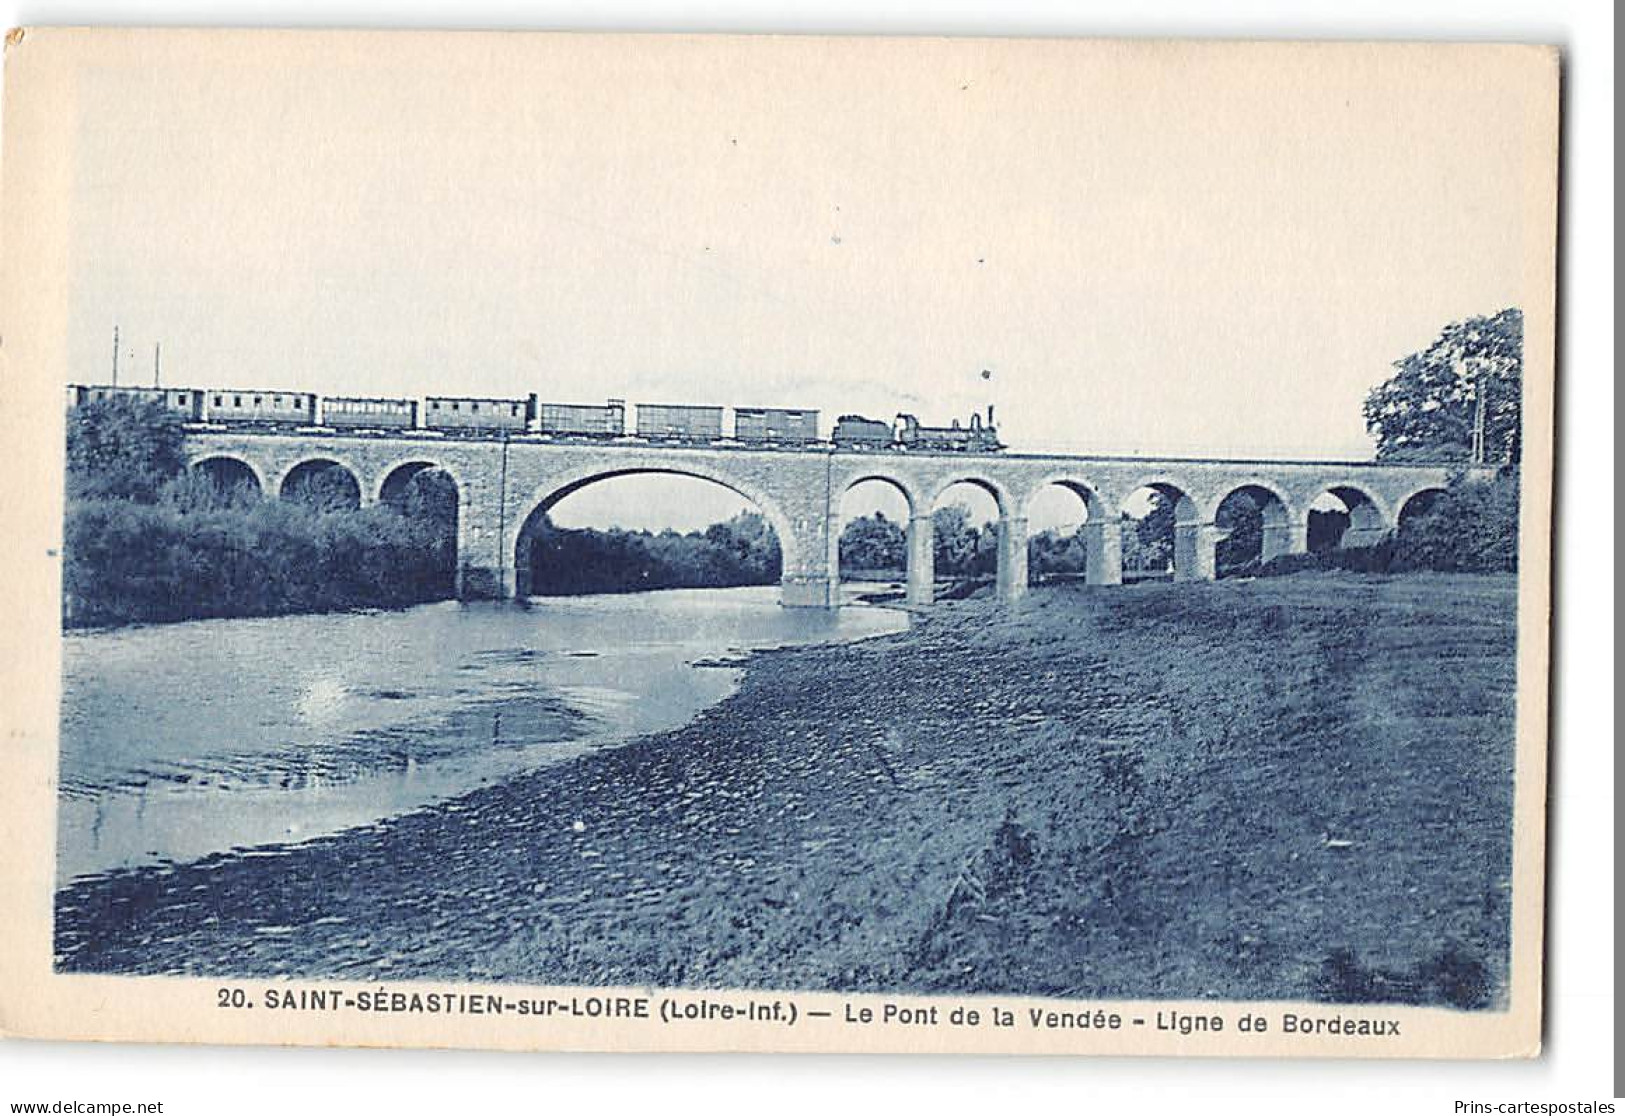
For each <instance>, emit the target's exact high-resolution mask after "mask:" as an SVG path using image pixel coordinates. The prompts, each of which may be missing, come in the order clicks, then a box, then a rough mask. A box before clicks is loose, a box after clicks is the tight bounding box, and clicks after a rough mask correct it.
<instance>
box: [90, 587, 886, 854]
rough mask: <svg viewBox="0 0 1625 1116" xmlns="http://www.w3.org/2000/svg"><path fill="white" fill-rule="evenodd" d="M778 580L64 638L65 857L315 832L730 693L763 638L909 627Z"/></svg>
mask: <svg viewBox="0 0 1625 1116" xmlns="http://www.w3.org/2000/svg"><path fill="white" fill-rule="evenodd" d="M776 602H777V590H776V589H771V588H762V589H731V590H706V591H694V590H674V591H669V592H659V593H647V594H639V595H636V596H598V597H576V598H550V599H547V600H545V601H535V602H532V603H531V604H530V606H529V607H528V608H521V607H515V606H512V605H502V604H482V605H459V604H456V603H446V604H437V605H428V606H424V607H421V608H415V609H410V610H407V611H403V612H389V613H374V614H345V615H326V616H297V617H278V618H273V619H255V620H211V621H201V622H197V623H189V624H176V625H167V626H155V627H149V628H141V629H127V630H121V631H111V632H88V633H75V634H72V635H69V636H67V637H65V639H64V680H63V708H62V750H61V800H60V811H59V857H58V876H59V878H60V879H62V880H66V879H69V878H72V877H74V876H77V875H81V874H85V873H91V872H100V871H105V870H108V869H112V868H118V867H124V866H130V865H135V864H140V863H146V862H151V861H156V860H187V859H193V858H196V857H199V856H203V855H205V854H207V853H210V852H216V851H222V850H225V849H230V848H240V847H245V846H252V845H259V844H267V843H273V842H281V841H291V840H301V839H304V838H308V837H311V836H314V835H317V834H321V833H329V832H333V831H335V830H337V829H341V828H346V827H348V826H353V825H363V824H367V823H370V822H374V821H377V820H379V819H380V818H383V817H388V816H391V815H393V814H397V813H401V812H403V811H406V810H410V809H414V808H416V807H419V806H422V805H424V804H426V803H428V802H432V801H435V800H437V799H441V798H445V797H449V796H453V795H457V794H461V793H464V792H466V791H468V790H472V789H474V788H475V787H477V786H480V785H482V784H486V783H490V782H493V781H497V780H500V779H503V778H507V777H510V776H512V775H513V774H515V773H517V772H521V771H526V770H531V769H533V768H536V767H538V766H542V765H545V764H547V763H551V762H557V761H558V760H560V759H563V758H567V757H569V756H573V755H577V754H579V753H580V752H581V751H583V750H585V749H588V748H595V747H602V746H605V745H606V744H610V743H613V742H616V741H619V740H624V739H627V738H628V737H631V736H636V735H640V734H643V733H647V732H655V731H661V730H664V729H668V728H672V727H675V726H677V725H679V724H682V723H683V722H685V721H687V720H689V719H690V718H692V717H693V716H694V715H695V714H696V713H697V712H698V711H699V710H701V709H703V708H704V707H705V706H707V705H709V704H711V703H713V702H716V701H718V700H720V699H721V698H722V697H724V696H726V694H727V693H728V692H730V691H731V689H732V688H733V686H734V685H735V684H736V681H737V676H738V671H737V670H735V669H728V668H718V667H715V666H701V665H697V664H698V663H702V662H706V661H713V660H716V659H718V658H719V657H720V658H726V657H727V656H729V655H730V654H735V653H737V652H740V651H744V650H749V649H752V648H760V647H768V646H781V645H786V644H792V643H806V642H821V641H827V640H838V639H853V638H861V637H864V636H868V635H876V634H881V633H883V632H887V631H893V630H897V629H899V628H901V627H903V626H904V625H905V624H906V618H905V617H904V616H903V615H902V614H900V613H897V612H894V611H889V610H884V609H872V608H845V609H841V610H840V611H839V612H824V611H821V610H802V609H782V608H780V607H779V606H778V604H777V603H776Z"/></svg>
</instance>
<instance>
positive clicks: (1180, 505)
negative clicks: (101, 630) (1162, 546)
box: [186, 431, 1460, 608]
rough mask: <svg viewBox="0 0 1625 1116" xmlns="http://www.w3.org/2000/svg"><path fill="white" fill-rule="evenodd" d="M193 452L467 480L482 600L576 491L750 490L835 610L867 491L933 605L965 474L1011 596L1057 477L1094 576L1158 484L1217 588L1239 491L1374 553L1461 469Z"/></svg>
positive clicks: (208, 444)
mask: <svg viewBox="0 0 1625 1116" xmlns="http://www.w3.org/2000/svg"><path fill="white" fill-rule="evenodd" d="M186 450H187V455H188V458H189V460H190V461H191V463H192V465H193V467H195V468H203V469H208V470H211V471H223V472H233V473H236V474H237V475H242V476H247V475H251V476H252V477H253V479H254V480H255V482H257V483H258V485H259V487H260V490H261V492H263V493H265V494H267V495H281V494H282V493H283V492H284V489H285V486H287V485H288V483H289V481H290V479H291V478H296V477H298V476H299V475H300V474H301V473H307V471H309V470H313V469H322V468H326V467H329V466H332V465H338V466H341V467H343V468H344V469H346V470H348V472H349V473H350V474H351V476H352V477H353V478H354V479H355V481H356V484H357V487H358V489H359V491H360V493H361V501H362V503H363V504H370V503H375V502H377V501H381V500H389V499H391V498H393V497H394V496H395V495H396V494H398V493H400V492H402V491H404V489H405V486H406V484H407V483H408V482H409V481H410V480H411V478H412V477H413V476H415V475H416V474H417V473H419V472H421V471H422V470H425V469H441V470H444V471H445V473H446V474H448V475H449V476H450V478H451V479H452V481H454V482H455V483H456V486H457V494H458V516H457V554H458V562H457V565H458V577H457V587H458V593H459V595H460V596H462V597H464V598H490V597H513V596H524V595H527V594H528V592H529V577H530V540H531V535H532V533H533V531H534V529H535V527H536V526H537V524H539V523H540V521H541V516H542V514H543V513H545V512H546V511H547V510H548V509H550V508H551V507H553V506H554V505H555V504H557V503H558V502H559V501H560V500H562V499H564V498H565V497H566V496H568V495H570V494H571V493H572V492H576V491H578V490H580V489H582V488H585V487H586V486H588V485H591V484H594V483H597V482H599V481H603V480H607V479H609V478H612V477H622V476H631V475H636V474H647V473H666V474H679V475H684V476H690V477H697V478H699V479H702V480H707V481H712V482H714V483H716V484H720V485H723V486H724V487H726V488H729V489H732V490H733V491H734V492H736V493H738V494H739V495H740V496H742V497H744V498H745V499H747V500H749V501H750V502H752V503H753V504H755V505H756V507H757V509H758V510H760V511H761V512H762V514H763V515H765V516H766V517H767V519H768V521H769V522H771V523H772V525H773V528H774V530H775V531H776V533H777V534H778V538H779V546H780V549H781V551H782V554H783V581H782V585H781V600H782V602H783V603H784V604H785V605H790V606H805V607H826V608H827V607H833V606H835V605H836V604H837V603H838V602H839V595H838V592H837V590H838V587H839V580H840V574H839V561H838V546H839V539H840V529H841V502H842V498H843V497H844V496H845V494H846V492H847V490H848V489H850V488H851V487H852V486H854V485H856V484H860V483H862V482H864V481H880V482H883V483H885V484H889V485H891V486H892V487H893V488H895V489H896V490H897V491H898V492H900V493H901V494H902V496H903V498H904V500H905V501H906V502H907V504H908V508H909V522H908V532H907V534H908V600H909V602H910V603H911V604H926V603H929V602H930V601H931V599H932V590H933V585H934V582H935V577H934V571H933V568H932V566H933V539H932V521H931V513H932V511H933V509H934V508H935V507H936V505H937V501H938V499H939V498H940V497H941V496H942V494H943V493H944V491H945V490H947V489H948V488H949V487H950V486H952V485H955V484H959V483H962V482H963V483H969V484H972V485H975V486H977V487H979V488H981V489H983V490H984V491H986V492H987V493H988V494H989V495H991V496H992V497H993V500H994V501H995V503H996V504H997V505H998V511H999V556H998V557H999V562H998V593H999V596H1000V597H1001V598H1003V599H1004V600H1007V601H1009V600H1014V599H1016V598H1017V597H1019V596H1020V595H1021V594H1022V593H1023V592H1024V591H1025V590H1026V587H1027V537H1028V529H1027V514H1028V508H1029V507H1030V506H1031V504H1032V501H1033V499H1034V498H1035V497H1036V495H1037V494H1038V493H1039V492H1040V491H1041V490H1043V489H1045V488H1046V487H1047V486H1049V485H1060V486H1062V487H1063V488H1067V489H1070V490H1071V491H1072V492H1074V493H1076V494H1077V496H1078V497H1079V499H1080V500H1082V501H1083V504H1084V506H1085V507H1086V508H1087V512H1088V515H1087V522H1086V524H1085V538H1086V541H1087V557H1088V561H1087V579H1088V581H1089V583H1090V584H1093V585H1115V584H1118V583H1120V582H1121V581H1122V576H1123V563H1122V549H1121V546H1122V539H1121V525H1120V517H1119V509H1120V508H1121V506H1122V504H1123V502H1124V501H1125V500H1126V499H1128V497H1129V496H1130V495H1132V494H1133V493H1134V492H1136V491H1137V490H1139V489H1141V488H1147V487H1149V488H1154V489H1157V490H1159V491H1161V492H1163V493H1165V494H1167V495H1168V496H1169V497H1171V498H1172V499H1173V500H1174V501H1175V520H1176V526H1175V530H1174V535H1175V542H1174V577H1175V579H1176V580H1203V579H1211V578H1212V577H1213V576H1214V575H1215V557H1214V554H1215V547H1216V545H1217V544H1218V542H1219V541H1221V540H1222V539H1223V538H1224V536H1225V533H1226V532H1225V531H1224V529H1222V528H1220V527H1217V526H1215V524H1214V516H1215V514H1216V513H1217V511H1218V508H1219V505H1220V504H1221V503H1222V502H1223V501H1224V500H1225V499H1226V498H1227V497H1229V496H1230V495H1232V494H1233V493H1235V492H1238V491H1244V492H1247V493H1249V494H1250V495H1252V496H1253V497H1254V498H1255V500H1256V501H1257V502H1258V503H1259V504H1260V506H1261V507H1262V509H1263V515H1264V540H1263V557H1264V558H1266V559H1268V558H1272V557H1275V556H1278V555H1282V554H1291V553H1298V552H1302V551H1303V550H1305V549H1306V547H1307V544H1308V520H1309V508H1310V505H1311V504H1312V503H1314V502H1315V501H1316V500H1317V499H1319V498H1320V497H1321V496H1322V495H1324V494H1327V493H1330V494H1331V495H1333V496H1335V497H1336V498H1337V499H1338V500H1340V501H1342V503H1343V506H1344V507H1345V508H1347V510H1348V513H1349V519H1350V522H1349V527H1348V529H1347V530H1346V531H1345V533H1344V536H1343V545H1345V546H1361V545H1369V544H1371V543H1374V542H1376V541H1378V540H1379V539H1381V538H1382V536H1383V534H1384V533H1385V532H1387V531H1388V530H1390V529H1391V528H1393V527H1394V526H1395V525H1397V523H1398V522H1399V518H1400V516H1401V515H1402V514H1404V513H1405V512H1406V510H1407V507H1408V505H1410V504H1411V501H1413V500H1415V499H1416V498H1417V497H1419V496H1422V495H1423V494H1425V493H1431V492H1436V491H1438V490H1440V489H1442V488H1443V487H1444V486H1445V485H1446V484H1447V483H1448V482H1449V480H1450V478H1451V476H1452V475H1453V473H1454V472H1456V471H1459V469H1460V466H1447V465H1403V466H1402V465H1377V464H1372V463H1370V462H1365V463H1351V462H1311V461H1230V460H1197V459H1172V458H1171V459H1164V460H1157V459H1150V458H1125V457H1072V456H1047V455H1023V454H996V455H994V454H988V455H970V454H952V453H944V454H922V453H904V452H888V453H862V452H849V451H845V450H841V451H835V450H831V449H828V448H824V449H821V450H819V449H812V450H794V449H746V448H740V447H731V446H704V447H668V446H658V445H650V444H646V443H623V442H565V441H557V442H555V441H547V440H543V439H539V438H534V437H523V438H514V439H511V440H498V439H488V440H483V439H458V438H437V437H432V436H424V435H404V434H403V435H399V436H361V435H340V434H332V435H314V434H303V433H299V434H295V433H287V434H282V433H258V432H252V433H250V432H238V431H229V432H227V431H220V432H216V431H206V432H194V433H191V434H188V436H187V440H186Z"/></svg>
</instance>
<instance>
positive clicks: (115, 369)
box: [113, 323, 118, 387]
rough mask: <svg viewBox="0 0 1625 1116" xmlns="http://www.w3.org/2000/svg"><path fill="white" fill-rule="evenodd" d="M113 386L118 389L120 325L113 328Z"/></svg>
mask: <svg viewBox="0 0 1625 1116" xmlns="http://www.w3.org/2000/svg"><path fill="white" fill-rule="evenodd" d="M113 386H114V387H118V325H117V324H116V323H115V324H114V326H113Z"/></svg>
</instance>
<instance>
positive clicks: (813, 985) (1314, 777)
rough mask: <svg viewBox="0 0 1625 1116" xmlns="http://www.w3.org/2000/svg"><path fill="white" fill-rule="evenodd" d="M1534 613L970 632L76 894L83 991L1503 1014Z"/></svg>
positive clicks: (753, 680) (899, 643)
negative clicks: (611, 990)
mask: <svg viewBox="0 0 1625 1116" xmlns="http://www.w3.org/2000/svg"><path fill="white" fill-rule="evenodd" d="M1514 596H1515V582H1514V581H1513V580H1512V579H1511V578H1490V577H1468V576H1461V577H1442V576H1437V577H1434V576H1416V577H1405V578H1375V577H1362V576H1357V575H1345V574H1305V575H1297V576H1294V577H1288V578H1279V579H1273V580H1259V581H1252V582H1222V583H1218V584H1213V585H1194V586H1184V585H1181V586H1168V585H1146V586H1139V587H1135V588H1133V589H1123V590H1115V591H1110V592H1102V591H1098V590H1089V589H1085V588H1082V587H1072V586H1068V587H1060V588H1053V589H1047V590H1043V591H1035V592H1034V593H1033V594H1031V595H1030V597H1029V598H1028V599H1027V600H1026V601H1025V602H1024V603H1023V604H1022V605H1021V606H1020V607H1018V608H1017V609H1015V610H1013V611H1001V610H999V609H998V608H996V607H995V606H994V605H993V604H991V603H990V602H986V601H962V602H952V603H947V604H942V605H939V606H938V607H937V608H936V609H934V610H932V612H931V613H930V614H928V615H926V616H923V617H921V618H919V619H918V620H917V622H916V624H915V626H914V627H913V628H912V629H911V630H910V631H909V632H906V633H902V634H899V635H895V636H888V637H883V638H879V639H873V640H869V641H866V642H862V643H856V644H847V645H835V646H823V647H805V648H796V649H787V650H782V651H773V652H766V653H759V654H757V655H755V656H753V657H752V658H751V660H750V663H749V666H748V667H747V670H746V673H745V677H744V679H743V682H742V684H741V686H740V689H739V690H738V692H737V693H735V694H734V695H733V696H731V697H729V698H728V699H726V700H725V701H723V702H721V703H720V704H718V705H717V706H714V707H713V708H711V709H709V710H707V711H706V712H705V713H703V714H702V715H701V716H700V717H698V718H697V719H696V720H694V721H693V722H692V723H690V724H689V725H687V726H685V727H683V728H682V729H679V730H677V731H674V732H670V733H665V734H661V735H658V736H654V737H648V738H644V739H640V740H637V741H633V742H631V743H629V744H627V745H625V746H623V747H619V748H615V749H612V750H606V751H601V752H597V753H593V754H589V755H586V756H583V757H580V758H578V759H575V760H571V761H568V762H566V763H563V764H560V765H558V766H555V767H550V768H548V769H546V770H543V771H539V772H536V773H534V774H531V775H527V776H524V777H521V778H517V779H513V780H510V781H508V782H506V783H503V784H501V785H498V786H494V787H491V788H488V789H484V790H481V791H478V792H476V793H473V794H470V795H467V796H466V797H463V798H460V799H457V800H455V801H452V802H448V803H445V804H442V805H440V806H437V807H434V808H431V809H428V810H424V811H420V812H418V813H414V814H410V815H407V816H404V817H400V818H396V819H393V820H390V821H388V822H384V823H381V824H378V825H374V826H370V827H367V828H364V829H359V830H351V831H348V832H345V833H343V834H340V835H338V836H336V837H332V838H327V839H323V840H318V841H313V842H309V843H307V844H304V845H300V846H294V847H287V848H261V849H254V850H244V851H239V852H237V853H233V854H229V855H222V856H216V857H211V858H209V859H206V860H203V861H199V862H196V863H192V864H187V865H182V866H178V867H173V868H163V869H145V870H140V871H133V872H126V873H121V874H119V875H116V876H111V877H108V878H105V879H101V880H95V881H87V882H81V883H79V884H76V885H74V886H72V887H69V888H67V889H65V890H63V891H62V892H60V893H59V895H58V901H57V930H56V940H57V952H58V966H59V967H60V968H62V969H64V970H70V971H85V972H119V973H184V974H194V975H211V976H273V975H290V976H300V977H339V978H353V979H369V978H385V977H388V978H437V979H469V980H481V981H484V980H512V981H524V982H530V983H565V984H570V983H581V984H593V985H667V986H688V987H740V986H753V987H778V988H802V989H841V990H850V991H886V990H890V991H917V992H932V991H965V992H975V991H1000V992H1019V993H1031V994H1054V995H1061V994H1065V995H1069V996H1086V997H1104V996H1143V997H1174V996H1179V997H1186V996H1188V997H1222V998H1284V997H1291V998H1302V997H1307V998H1320V999H1329V1000H1360V999H1366V1000H1388V1001H1409V1002H1443V1003H1452V1004H1456V1005H1457V1006H1462V1007H1486V1006H1497V1005H1498V1004H1499V1001H1500V997H1501V995H1502V992H1501V989H1502V986H1503V981H1504V975H1505V969H1506V951H1507V933H1508V927H1507V917H1508V913H1507V912H1508V900H1509V899H1510V891H1509V883H1508V877H1509V876H1510V848H1511V804H1512V761H1513V695H1514V659H1515V646H1516V638H1515V627H1514V620H1513V617H1514Z"/></svg>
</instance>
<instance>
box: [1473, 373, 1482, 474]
mask: <svg viewBox="0 0 1625 1116" xmlns="http://www.w3.org/2000/svg"><path fill="white" fill-rule="evenodd" d="M1473 395H1474V396H1475V397H1476V400H1477V404H1478V410H1477V413H1476V414H1474V415H1473V464H1474V465H1482V464H1484V385H1483V384H1481V383H1477V382H1475V383H1474V385H1473Z"/></svg>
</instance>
